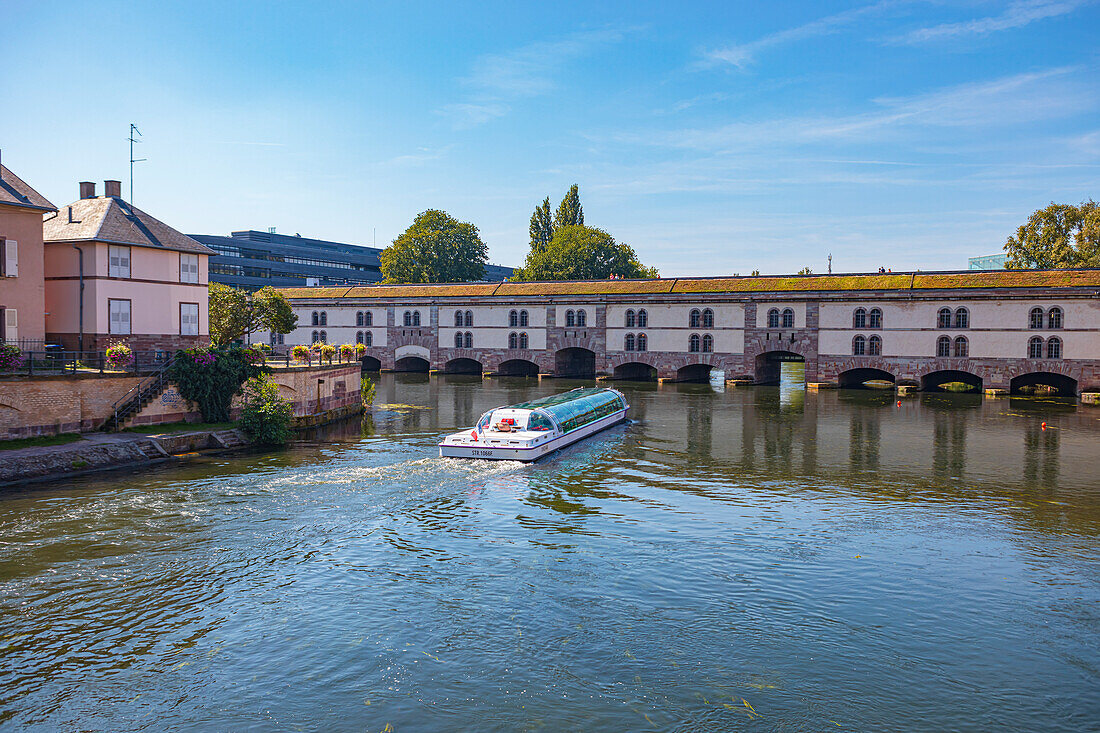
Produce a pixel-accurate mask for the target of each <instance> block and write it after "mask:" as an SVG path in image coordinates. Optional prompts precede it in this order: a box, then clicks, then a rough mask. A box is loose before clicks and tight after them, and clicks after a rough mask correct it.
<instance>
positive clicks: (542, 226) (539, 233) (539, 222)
mask: <svg viewBox="0 0 1100 733" xmlns="http://www.w3.org/2000/svg"><path fill="white" fill-rule="evenodd" d="M553 236H554V224H553V222H552V221H551V220H550V197H549V196H547V197H546V198H545V199H543V200H542V203H541V204H539V205H538V206H536V207H535V213H534V214H531V251H532V252H541V251H542V250H544V249H546V245H548V244H550V239H551V238H552V237H553Z"/></svg>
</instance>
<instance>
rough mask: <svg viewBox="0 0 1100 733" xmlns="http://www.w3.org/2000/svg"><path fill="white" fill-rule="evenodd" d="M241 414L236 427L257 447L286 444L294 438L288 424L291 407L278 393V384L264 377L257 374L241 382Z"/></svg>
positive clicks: (292, 409) (289, 422)
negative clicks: (242, 383)
mask: <svg viewBox="0 0 1100 733" xmlns="http://www.w3.org/2000/svg"><path fill="white" fill-rule="evenodd" d="M241 396H242V400H241V402H242V404H241V415H240V417H239V418H238V420H237V424H238V425H240V426H241V429H242V430H244V431H245V433H247V434H248V437H249V438H250V439H251V440H252V442H253V443H256V444H258V445H286V443H287V442H288V441H289V440H290V439H291V437H292V436H293V435H294V431H293V430H292V429H291V427H290V424H291V422H292V421H293V420H294V406H293V405H292V404H290V401H289V400H287V399H286V398H284V397H283V396H282V395H280V394H279V385H277V384H276V383H275V382H273V381H271V377H269V376H268V375H267V374H258V375H256V376H254V377H251V378H250V379H249V380H248V381H246V382H245V383H244V386H243V389H242V395H241Z"/></svg>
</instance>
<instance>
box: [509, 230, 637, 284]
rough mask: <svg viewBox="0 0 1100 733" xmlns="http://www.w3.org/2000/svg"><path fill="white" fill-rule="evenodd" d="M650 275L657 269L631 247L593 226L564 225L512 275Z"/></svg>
mask: <svg viewBox="0 0 1100 733" xmlns="http://www.w3.org/2000/svg"><path fill="white" fill-rule="evenodd" d="M610 277H622V278H653V277H658V275H657V270H656V269H655V268H652V267H646V266H645V265H643V264H642V263H640V262H639V261H638V257H637V255H636V254H635V253H634V250H633V249H632V248H631V247H629V246H628V245H625V244H619V243H617V242H616V241H615V239H614V238H613V237H612V236H611V235H610V234H608V233H607V232H605V231H603V230H602V229H596V228H595V227H586V226H578V225H571V226H564V227H561V228H559V229H557V230H556V231H555V232H554V237H553V239H551V240H550V244H549V245H548V246H547V247H546V249H545V250H544V251H542V252H531V253H530V254H528V255H527V262H526V263H525V264H524V266H523V268H521V269H520V270H518V271H517V272H516V274H515V276H514V277H513V278H512V279H513V280H517V281H528V280H606V279H608V278H610Z"/></svg>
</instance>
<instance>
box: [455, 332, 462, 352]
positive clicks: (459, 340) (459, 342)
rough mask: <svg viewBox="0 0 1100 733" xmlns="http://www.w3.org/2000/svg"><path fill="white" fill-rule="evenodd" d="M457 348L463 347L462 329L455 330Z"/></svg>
mask: <svg viewBox="0 0 1100 733" xmlns="http://www.w3.org/2000/svg"><path fill="white" fill-rule="evenodd" d="M455 348H456V349H461V348H462V332H461V331H455Z"/></svg>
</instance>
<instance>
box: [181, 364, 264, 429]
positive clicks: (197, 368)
mask: <svg viewBox="0 0 1100 733" xmlns="http://www.w3.org/2000/svg"><path fill="white" fill-rule="evenodd" d="M254 353H255V352H251V351H250V350H249V349H242V348H241V347H239V346H223V347H219V348H216V349H215V348H195V349H187V350H186V351H180V352H177V353H176V360H175V361H174V362H173V363H172V366H171V368H170V369H169V372H168V377H169V379H171V380H172V382H174V383H175V385H176V387H177V388H178V389H179V392H180V395H182V396H183V398H184V399H186V400H189V401H191V402H194V403H195V404H196V405H198V406H199V410H200V411H201V412H202V419H203V420H204V421H206V422H228V421H229V405H230V403H231V402H232V401H233V395H235V394H237V392H239V391H240V389H241V385H242V384H244V381H245V380H246V379H249V378H250V377H255V376H257V375H259V374H260V373H261V367H260V366H259V365H257V364H256V363H255V362H254V361H253V354H254Z"/></svg>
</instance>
